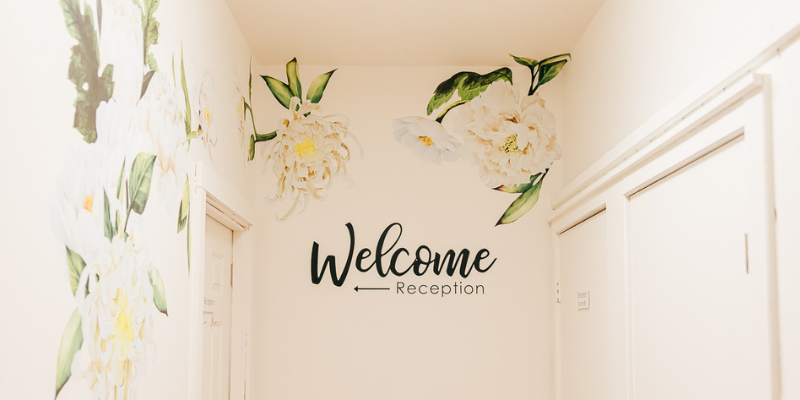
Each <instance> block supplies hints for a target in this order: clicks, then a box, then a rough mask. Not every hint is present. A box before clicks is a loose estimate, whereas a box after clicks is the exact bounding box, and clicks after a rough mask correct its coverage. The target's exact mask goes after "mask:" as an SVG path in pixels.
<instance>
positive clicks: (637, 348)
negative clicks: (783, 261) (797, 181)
mask: <svg viewBox="0 0 800 400" xmlns="http://www.w3.org/2000/svg"><path fill="white" fill-rule="evenodd" d="M747 149H748V147H747V142H745V139H744V138H739V139H737V140H735V141H734V142H732V143H729V144H727V145H725V146H723V147H722V148H720V149H717V150H716V151H714V152H712V153H710V154H709V155H706V156H704V157H703V158H701V159H699V160H697V161H695V162H694V163H692V164H690V165H688V166H686V167H684V168H683V169H681V170H679V171H677V172H675V173H673V174H672V175H670V176H668V177H666V178H665V179H663V180H661V181H660V182H657V183H656V184H654V185H652V186H650V187H648V188H646V189H644V190H643V191H641V192H639V193H637V194H635V195H633V196H632V197H631V200H630V221H631V222H630V224H631V225H630V251H631V253H630V256H631V299H632V300H631V324H632V341H633V343H632V344H633V349H634V350H633V366H632V367H633V370H632V372H633V382H634V387H633V390H634V396H635V398H637V399H647V400H662V399H663V400H674V399H682V400H683V399H686V400H688V399H698V400H699V399H704V400H705V399H726V400H737V399H743V400H744V399H765V398H769V394H770V392H769V348H768V339H769V335H768V324H767V320H766V315H767V312H766V310H767V294H766V289H767V283H766V279H765V272H764V271H763V268H755V267H754V265H755V264H753V263H751V262H749V261H748V251H749V249H748V241H749V240H751V238H752V236H750V237H749V238H748V237H747V236H746V235H747V234H748V229H749V227H751V226H752V225H751V223H752V221H750V220H751V219H752V218H753V217H754V216H758V215H759V213H758V212H755V211H754V210H753V204H754V202H753V201H752V200H751V199H750V197H749V196H751V195H752V193H753V192H756V193H759V191H758V190H748V186H749V185H750V184H753V183H754V182H753V180H752V178H753V175H754V174H753V168H752V166H751V165H750V163H749V162H748V160H751V159H752V156H751V154H748V151H747ZM751 151H752V150H751ZM756 184H760V183H756Z"/></svg>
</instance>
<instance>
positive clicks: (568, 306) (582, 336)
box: [558, 212, 609, 400]
mask: <svg viewBox="0 0 800 400" xmlns="http://www.w3.org/2000/svg"><path fill="white" fill-rule="evenodd" d="M558 241H559V248H560V252H559V253H560V268H561V271H560V272H561V274H560V275H561V278H560V285H559V286H560V298H561V303H560V304H559V312H560V315H561V388H560V389H561V399H562V400H587V399H591V400H608V399H609V397H608V387H609V385H608V373H607V372H608V363H609V355H608V331H609V326H608V301H607V296H608V294H607V291H606V281H607V279H606V213H605V212H601V213H600V214H597V215H595V216H593V217H591V218H589V219H587V220H586V221H583V222H581V223H580V224H578V225H576V226H574V227H572V228H571V229H569V230H568V231H566V232H564V233H562V234H561V235H559V238H558Z"/></svg>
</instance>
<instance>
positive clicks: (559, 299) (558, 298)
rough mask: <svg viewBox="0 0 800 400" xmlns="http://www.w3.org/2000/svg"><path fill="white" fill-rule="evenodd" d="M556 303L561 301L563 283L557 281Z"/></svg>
mask: <svg viewBox="0 0 800 400" xmlns="http://www.w3.org/2000/svg"><path fill="white" fill-rule="evenodd" d="M556 303H561V283H560V282H556Z"/></svg>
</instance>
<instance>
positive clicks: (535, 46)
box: [227, 0, 603, 66]
mask: <svg viewBox="0 0 800 400" xmlns="http://www.w3.org/2000/svg"><path fill="white" fill-rule="evenodd" d="M227 2H228V6H229V7H230V9H231V12H232V13H233V16H234V18H235V19H236V21H237V22H238V24H239V27H240V28H241V30H242V33H243V34H244V36H245V38H246V39H247V41H248V43H249V44H250V48H251V49H252V51H253V53H254V55H255V58H256V60H257V61H258V63H259V64H262V65H273V64H284V63H286V62H287V61H288V60H291V59H292V57H297V58H298V60H300V61H301V62H302V63H303V64H304V65H337V66H341V65H398V66H447V65H486V66H492V65H508V64H509V62H510V58H509V57H508V53H514V54H515V55H519V56H522V57H530V58H537V59H541V58H544V57H547V56H550V55H554V54H559V53H564V52H568V51H570V49H572V46H573V45H574V44H575V42H576V41H577V40H578V38H580V36H581V34H582V33H583V31H584V29H585V28H586V26H587V25H588V24H589V22H591V20H592V18H593V17H594V14H595V13H596V12H597V10H598V8H599V7H600V5H601V4H602V2H603V0H392V1H386V0H293V1H264V0H227Z"/></svg>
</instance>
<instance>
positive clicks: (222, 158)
mask: <svg viewBox="0 0 800 400" xmlns="http://www.w3.org/2000/svg"><path fill="white" fill-rule="evenodd" d="M82 3H83V2H81V4H82ZM86 3H87V4H88V5H89V9H90V10H94V11H92V13H93V14H94V13H95V12H96V10H95V8H96V7H95V4H96V3H95V2H94V1H87V2H86ZM140 3H141V4H144V5H147V4H149V3H150V2H149V1H144V0H143V1H140ZM102 4H103V5H104V15H103V20H104V21H106V22H110V21H116V23H118V24H120V25H111V26H109V27H105V28H104V29H103V31H102V33H101V35H109V36H107V37H106V38H104V39H101V40H104V41H108V42H107V43H106V44H107V45H108V47H105V46H101V47H102V49H101V51H100V53H101V54H100V55H101V58H102V57H111V54H110V52H112V51H113V50H112V49H114V48H116V49H128V47H127V46H130V44H129V42H126V41H125V40H127V39H129V38H130V37H132V36H131V35H136V33H135V32H134V31H135V30H136V29H133V27H135V26H136V25H137V24H138V22H139V18H140V17H139V15H138V14H137V13H136V11H135V10H136V9H135V6H134V5H133V4H134V3H132V2H130V1H127V2H125V3H124V4H123V3H122V2H115V1H103V2H102ZM120 5H122V6H120ZM127 5H129V6H130V7H129V8H126V6H127ZM81 10H83V8H82V6H81ZM114 13H119V14H117V15H116V16H115V14H114ZM0 15H3V24H2V25H0V34H1V35H2V38H3V39H2V41H1V42H0V47H1V48H2V54H3V62H2V65H0V69H1V70H2V73H0V82H1V83H0V87H2V91H3V95H2V96H0V97H1V98H0V102H2V107H0V108H2V110H3V112H2V115H3V118H2V120H0V125H2V132H3V133H2V138H3V151H2V157H0V170H2V171H3V172H2V173H0V187H2V190H0V192H2V193H3V196H0V208H2V209H3V210H4V211H3V217H2V223H0V225H2V226H3V230H2V233H0V246H2V250H1V251H0V265H2V267H0V270H2V281H3V282H4V285H3V290H0V320H2V322H0V324H1V325H2V326H3V329H2V330H0V354H2V362H0V398H39V399H42V398H48V399H52V398H53V397H54V395H55V382H56V364H57V360H58V356H59V345H60V341H61V338H62V333H63V332H64V331H65V326H66V325H67V322H68V320H69V319H70V315H71V314H72V313H73V310H75V309H76V305H77V302H78V300H77V299H76V297H75V296H74V295H73V292H72V291H71V290H70V278H69V274H68V263H67V259H66V257H65V243H64V242H63V241H62V239H60V238H59V236H58V235H57V234H56V228H54V226H55V225H60V222H59V219H61V218H66V217H65V215H66V214H64V213H62V212H60V211H58V207H57V205H64V204H63V203H60V199H61V197H60V196H64V195H65V193H63V191H69V190H75V191H80V190H81V189H82V188H84V187H85V186H84V185H89V184H90V183H91V181H92V179H93V176H95V175H94V174H97V175H99V174H104V175H105V176H109V175H114V181H116V176H117V175H118V174H119V171H120V165H115V166H113V167H109V168H108V169H106V168H101V167H97V165H98V164H96V163H95V162H96V161H97V160H96V159H94V158H91V157H84V156H85V155H86V154H92V157H102V156H103V155H104V154H105V155H109V153H107V152H105V151H103V150H99V151H95V148H96V147H97V146H100V144H99V142H101V141H104V140H107V139H108V137H106V135H113V134H116V133H119V132H121V129H122V128H120V127H119V125H111V126H103V127H100V128H98V131H99V133H98V136H99V138H98V142H96V143H92V144H89V143H86V142H84V141H83V140H82V139H83V138H82V136H81V134H80V133H79V132H78V131H77V130H76V129H73V127H72V126H73V119H74V114H75V108H74V107H73V103H74V102H75V101H76V87H75V85H74V84H73V83H72V82H70V80H69V79H68V69H69V65H70V56H71V51H70V49H71V48H72V46H74V45H76V43H77V40H76V39H74V38H73V37H71V36H70V34H69V32H68V30H67V26H66V24H65V17H64V14H63V13H62V9H61V7H60V4H59V1H48V2H2V4H0ZM154 15H155V18H156V20H157V22H158V23H159V26H158V44H155V45H153V46H151V48H150V49H151V51H152V52H153V54H154V56H155V59H156V61H157V65H158V68H159V72H158V73H157V74H156V75H155V76H154V78H153V79H152V80H151V86H150V87H149V88H148V91H149V92H152V93H154V94H156V92H155V91H154V90H155V89H154V88H160V89H161V90H162V92H159V93H158V94H160V95H162V96H166V97H165V98H164V97H162V98H158V99H155V98H153V99H151V98H150V97H145V99H142V100H140V101H139V103H138V104H139V106H138V108H137V111H136V112H137V113H140V114H141V113H144V111H145V110H144V109H143V108H144V106H145V105H146V104H150V105H152V106H154V107H156V108H152V109H149V110H150V112H151V114H150V118H151V119H150V122H152V123H156V122H155V121H156V120H157V118H158V117H161V118H162V119H167V117H168V114H167V113H164V114H162V112H164V109H163V108H158V107H164V108H167V109H169V108H170V107H174V108H173V109H172V112H173V113H174V114H169V117H171V118H176V119H174V120H169V121H166V122H164V123H166V124H167V125H166V126H161V127H158V126H157V125H153V126H150V125H148V124H147V123H146V120H144V119H140V120H138V121H134V123H135V125H134V126H133V127H134V129H135V131H134V132H132V133H131V134H130V136H129V139H130V142H126V143H125V144H124V145H123V148H122V149H121V151H123V152H125V153H127V154H129V155H130V154H136V153H135V152H137V151H145V152H155V153H156V154H157V155H158V156H159V157H160V158H157V159H156V164H155V165H156V166H155V172H154V173H153V181H152V183H151V190H150V196H149V201H148V202H147V206H146V208H145V209H144V212H143V214H142V215H141V216H140V215H138V214H137V213H135V212H134V213H131V214H132V219H131V223H130V224H129V227H132V226H134V225H136V226H137V228H136V232H137V233H135V234H134V235H135V236H136V237H137V238H136V240H137V241H139V243H143V246H145V250H143V251H145V254H146V255H147V256H148V260H151V261H152V267H153V268H155V269H157V270H158V271H160V275H161V278H162V280H163V287H164V290H165V300H166V311H167V312H168V315H169V316H167V315H165V314H164V313H161V312H159V311H158V310H157V309H156V307H155V306H154V305H153V303H152V302H149V303H146V304H144V305H145V306H147V307H145V308H142V307H138V306H137V307H138V308H134V309H135V310H136V313H137V316H136V317H135V318H137V319H138V318H140V317H141V316H142V315H149V316H150V318H152V335H151V336H150V335H146V336H147V337H149V338H150V339H151V340H152V342H151V343H150V345H149V346H148V348H147V350H146V351H147V353H146V360H145V361H143V362H141V363H139V364H137V367H136V368H138V369H142V368H146V374H145V375H144V376H143V377H141V379H139V380H138V382H136V383H132V385H136V386H138V390H137V392H138V398H140V399H186V398H187V397H188V396H187V388H188V378H187V373H186V371H187V370H188V368H189V343H188V333H189V315H188V314H189V309H190V305H189V281H190V270H189V265H188V263H187V237H186V234H187V233H186V232H187V230H186V229H183V230H182V231H180V233H178V232H177V230H176V222H177V221H178V215H179V204H180V200H181V190H182V188H183V185H184V182H185V178H186V174H188V173H189V172H190V171H189V166H190V165H191V164H192V163H193V162H195V161H203V162H205V163H210V164H211V165H212V169H215V170H216V171H217V172H218V174H219V175H220V176H221V177H223V178H224V179H225V180H227V181H228V183H229V185H230V186H231V187H233V188H235V189H236V190H238V191H241V192H242V193H245V194H247V193H251V192H252V191H253V190H254V186H255V183H254V182H253V180H252V172H253V171H254V166H252V165H248V164H246V162H245V154H246V145H243V143H242V140H241V136H242V134H240V133H239V132H238V125H239V122H238V119H239V117H238V115H237V103H238V99H239V98H240V96H241V94H239V93H238V92H237V86H239V87H240V88H244V90H245V91H246V87H247V77H248V75H247V74H248V62H249V59H250V51H249V49H248V46H247V43H246V42H245V40H244V38H243V37H242V36H241V34H240V33H239V30H238V27H237V25H236V22H235V21H234V20H233V18H232V16H231V15H230V13H229V11H228V8H227V5H226V3H225V1H224V0H202V1H194V0H171V1H162V2H161V4H160V7H159V8H158V9H157V11H156V12H155V14H154ZM114 18H122V19H114ZM125 18H133V19H134V20H133V21H130V19H125ZM93 19H94V21H97V18H93ZM120 21H125V22H120ZM129 21H130V22H131V23H132V24H128V22H129ZM120 26H121V27H123V28H129V29H132V30H131V31H122V32H120V31H119V29H117V31H114V32H116V34H117V36H113V35H112V33H111V32H112V31H113V29H114V28H115V27H120ZM101 37H102V36H101ZM139 37H141V36H139ZM140 40H141V39H140ZM181 50H182V51H183V59H184V62H185V69H186V80H187V89H188V94H189V97H190V103H191V107H192V110H193V112H192V114H194V115H193V121H192V129H193V130H197V129H198V128H199V122H198V121H199V118H200V114H199V113H197V114H195V113H196V112H197V111H199V110H200V109H201V108H203V109H204V108H205V107H208V108H209V111H210V115H211V123H210V124H206V125H205V127H206V129H205V133H206V134H207V135H205V136H204V137H201V138H198V139H194V140H192V142H191V148H190V150H189V151H188V152H187V151H186V147H185V145H181V143H182V142H183V140H185V136H186V133H185V132H184V120H185V118H183V117H179V116H177V115H176V114H179V113H183V112H185V110H186V109H185V100H184V96H183V90H182V89H181V72H180V60H181ZM120 51H121V50H120ZM140 54H141V53H140ZM118 57H119V56H118ZM140 60H141V57H140ZM128 61H132V60H128ZM135 65H136V62H130V63H126V62H125V59H123V58H117V65H116V68H115V73H114V81H115V89H114V93H115V95H116V96H120V95H121V94H122V93H123V91H124V90H126V86H130V84H131V82H132V81H135V80H136V79H137V77H136V72H137V71H136V69H135V68H134V67H135ZM173 68H174V70H175V78H173ZM126 70H127V71H129V72H131V74H130V75H125V71H126ZM143 72H144V71H142V73H143ZM159 75H161V76H159ZM139 79H141V76H140V77H139ZM157 84H158V85H159V86H157ZM133 90H136V88H133ZM202 93H205V94H206V95H207V97H206V98H205V99H201V98H200V97H201V96H202ZM116 100H117V101H120V102H121V101H122V99H121V98H120V99H116ZM178 117H179V118H178ZM113 121H116V122H119V123H120V125H121V124H122V121H123V119H122V117H120V116H114V117H113ZM140 124H141V125H140ZM251 129H252V128H251ZM151 135H152V136H151ZM204 138H205V139H204ZM212 141H215V142H216V144H215V145H212V144H211V142H212ZM170 145H171V146H173V147H172V148H170V147H169V146H170ZM159 146H161V147H159ZM176 146H177V147H176ZM98 153H99V154H98ZM170 157H174V158H170ZM170 160H171V163H170ZM120 161H121V160H120ZM132 161H133V157H130V156H129V157H128V158H126V162H127V168H128V169H130V166H131V163H132ZM162 161H163V163H162ZM101 165H102V164H101ZM84 166H85V168H84ZM82 168H84V169H82ZM159 168H161V169H159ZM111 169H113V173H112V172H111V171H110V170H111ZM76 171H77V172H76ZM126 174H127V172H126ZM109 197H112V198H113V197H114V195H113V191H112V193H111V195H110V196H109ZM81 198H83V195H81ZM101 199H102V198H101ZM95 200H97V198H95ZM89 204H90V203H89ZM99 204H100V205H101V206H100V207H98V206H96V205H95V207H94V209H93V211H91V213H92V214H93V215H94V214H96V213H95V211H96V212H101V211H102V204H103V203H102V200H101V203H99ZM88 208H92V207H88ZM123 216H124V215H123ZM101 239H102V240H106V239H105V238H101ZM85 256H86V255H85ZM86 257H88V256H86ZM87 260H88V258H87ZM128 260H131V259H130V258H128ZM137 262H139V261H137ZM145 279H146V278H145ZM123 282H124V281H123ZM123 285H124V283H123ZM147 285H148V286H149V284H147ZM123 287H124V286H123ZM143 290H144V289H143ZM114 326H117V325H114ZM88 342H89V339H88V338H87V337H84V344H86V343H88ZM140 345H141V343H140V344H138V345H137V346H140ZM78 355H82V357H83V360H82V361H83V362H84V363H86V362H88V354H84V352H83V351H82V352H79V353H78ZM79 365H81V364H80V363H77V364H73V369H72V373H73V375H72V376H71V377H70V378H69V380H68V381H67V382H66V384H65V385H64V387H63V389H62V390H61V392H60V393H59V394H58V399H59V400H68V399H88V398H98V396H99V397H103V395H102V387H101V386H96V388H95V390H94V392H95V393H94V394H92V389H91V388H90V383H91V382H92V380H93V379H94V378H93V377H92V374H90V373H89V374H87V375H86V376H85V377H82V376H80V375H79V371H78V370H76V368H75V367H76V366H79ZM93 396H94V397H93ZM103 398H104V397H103Z"/></svg>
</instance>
